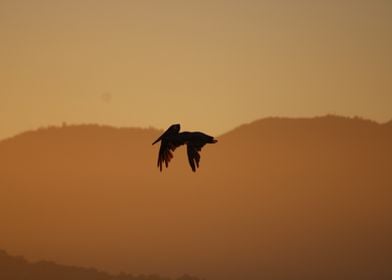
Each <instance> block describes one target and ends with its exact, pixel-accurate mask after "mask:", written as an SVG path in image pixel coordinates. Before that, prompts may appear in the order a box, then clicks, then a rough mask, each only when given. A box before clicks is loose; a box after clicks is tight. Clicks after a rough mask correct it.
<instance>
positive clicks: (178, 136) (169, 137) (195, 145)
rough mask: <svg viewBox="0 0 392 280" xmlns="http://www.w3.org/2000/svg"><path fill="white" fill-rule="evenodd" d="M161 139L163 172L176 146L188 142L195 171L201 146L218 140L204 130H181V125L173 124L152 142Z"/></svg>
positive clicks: (189, 159) (191, 163)
mask: <svg viewBox="0 0 392 280" xmlns="http://www.w3.org/2000/svg"><path fill="white" fill-rule="evenodd" d="M159 141H161V147H160V148H159V153H158V163H157V165H158V167H159V170H160V171H161V172H162V165H163V163H165V166H166V168H167V167H168V166H169V162H170V160H171V159H172V158H173V152H174V150H175V149H176V148H178V147H179V146H181V145H184V144H186V150H187V155H188V162H189V165H190V166H191V168H192V171H193V172H195V171H196V168H199V162H200V154H199V152H200V151H201V148H203V146H204V145H205V144H213V143H216V142H218V140H216V139H214V137H212V136H209V135H207V134H205V133H203V132H199V131H195V132H188V131H183V132H180V125H179V124H173V125H171V126H170V127H169V128H168V129H167V130H166V131H165V132H164V133H163V134H162V135H161V136H159V138H158V139H157V140H155V141H154V143H152V144H153V145H154V144H155V143H157V142H159Z"/></svg>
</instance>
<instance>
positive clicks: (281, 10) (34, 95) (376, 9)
mask: <svg viewBox="0 0 392 280" xmlns="http://www.w3.org/2000/svg"><path fill="white" fill-rule="evenodd" d="M391 15H392V1H390V0H384V1H381V0H369V1H360V0H357V1H334V0H333V1H317V0H316V1H315V0H308V1H305V0H299V1H291V0H286V1H283V0H281V1H280V0H267V1H262V0H260V1H256V0H254V1H251V0H249V1H244V0H241V1H230V0H208V1H181V0H177V1H170V0H168V1H146V0H143V1H142V0H141V1H131V0H102V1H98V0H90V1H88V0H67V1H54V0H46V1H45V0H44V1H43V0H35V1H30V0H26V1H19V0H9V1H8V0H0V139H2V138H5V137H9V136H12V135H14V134H16V133H19V132H22V131H24V130H29V129H35V128H38V127H41V126H47V125H60V124H61V123H62V122H67V123H69V124H79V123H100V124H110V125H115V126H140V127H148V126H154V127H157V128H166V127H167V126H168V125H169V124H171V123H173V122H180V123H182V125H183V128H184V129H190V130H203V131H206V132H209V133H215V134H220V133H224V132H226V131H227V130H229V129H232V128H233V127H235V126H237V125H239V124H242V123H244V122H249V121H252V120H255V119H257V118H261V117H267V116H289V117H302V116H315V115H324V114H329V113H330V114H340V115H345V116H355V115H358V116H362V117H365V118H370V119H374V120H377V121H380V122H385V121H388V120H390V119H391V118H392V77H391V73H392V66H391V65H392V54H391V50H392V36H391V34H392V33H391V30H392V16H391Z"/></svg>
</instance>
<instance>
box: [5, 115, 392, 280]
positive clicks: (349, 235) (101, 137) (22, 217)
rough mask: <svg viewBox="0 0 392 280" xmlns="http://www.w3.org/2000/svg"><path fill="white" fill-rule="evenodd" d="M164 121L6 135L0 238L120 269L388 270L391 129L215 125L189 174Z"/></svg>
mask: <svg viewBox="0 0 392 280" xmlns="http://www.w3.org/2000/svg"><path fill="white" fill-rule="evenodd" d="M160 133H161V132H160V131H156V130H152V129H148V130H147V129H126V128H123V129H115V128H110V127H100V126H70V127H63V128H49V129H42V130H39V131H35V132H28V133H24V134H22V135H19V136H17V137H14V138H11V139H8V140H5V141H2V142H0V186H1V189H0V192H1V196H0V221H1V228H2V231H1V232H0V248H5V249H7V250H9V251H11V252H15V253H17V254H23V255H25V256H26V257H28V258H29V259H33V260H34V259H37V258H38V259H42V258H44V259H51V260H54V261H58V262H61V263H68V264H76V265H83V266H94V267H98V268H100V269H105V270H109V271H112V272H120V271H127V272H132V273H159V274H162V275H181V274H183V273H190V274H193V275H202V276H205V277H207V278H208V279H218V280H220V279H222V280H223V279H229V280H231V279H232V280H234V279H244V280H246V279H298V278H300V279H357V278H360V279H390V277H391V276H392V269H391V267H390V266H389V265H388V263H389V260H390V259H392V255H391V254H392V242H391V239H390V236H391V234H392V232H391V231H392V230H391V229H392V206H391V203H390V201H392V189H391V188H392V172H390V169H391V166H392V146H391V143H392V129H391V126H390V125H389V124H384V125H382V124H377V123H374V122H371V121H367V120H361V119H348V118H341V117H333V116H328V117H321V118H314V119H280V118H270V119H263V120H259V121H256V122H254V123H251V124H248V125H244V126H241V127H239V128H237V129H235V130H233V131H231V132H229V133H227V134H225V135H222V136H220V137H218V140H219V142H218V143H217V144H215V145H207V146H206V147H205V148H204V149H203V151H202V154H201V155H202V159H201V167H200V169H199V170H198V171H197V172H196V173H192V171H191V170H190V168H189V166H187V160H186V155H185V154H186V152H185V149H184V148H183V147H181V148H179V149H178V150H176V152H175V157H174V159H173V161H172V162H171V164H170V167H169V168H168V169H164V170H163V172H162V173H160V172H159V170H158V169H157V167H156V156H157V150H158V147H156V146H151V143H152V141H153V140H155V139H156V137H157V136H158V135H159V134H160Z"/></svg>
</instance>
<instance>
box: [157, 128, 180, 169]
mask: <svg viewBox="0 0 392 280" xmlns="http://www.w3.org/2000/svg"><path fill="white" fill-rule="evenodd" d="M179 131H180V125H179V124H174V125H172V126H170V127H169V128H168V129H167V130H166V131H165V132H164V133H163V134H162V135H161V136H160V137H159V138H158V139H157V140H155V141H154V143H152V144H153V145H154V144H155V143H157V142H158V141H161V147H160V148H159V154H158V162H157V165H158V167H159V170H160V171H162V165H163V163H164V164H165V166H166V167H168V166H169V162H170V160H171V159H172V158H173V152H174V150H175V149H176V148H177V147H179V146H181V145H183V144H184V142H183V141H182V140H181V138H180V137H179V136H178V132H179Z"/></svg>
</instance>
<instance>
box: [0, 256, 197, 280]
mask: <svg viewBox="0 0 392 280" xmlns="http://www.w3.org/2000/svg"><path fill="white" fill-rule="evenodd" d="M0 279H1V280H22V279H26V280H27V279H28V280H52V279H56V280H90V279H91V280H172V278H168V277H162V276H159V275H143V274H142V275H137V276H134V275H131V274H125V273H121V274H119V275H110V274H108V273H106V272H102V271H98V270H96V269H94V268H82V267H77V266H66V265H59V264H56V263H54V262H48V261H40V262H28V261H27V260H26V259H24V258H23V257H19V256H18V257H15V256H10V255H9V254H7V252H5V251H3V250H0ZM177 280H199V278H196V277H192V276H189V275H184V276H182V277H179V278H177Z"/></svg>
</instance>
